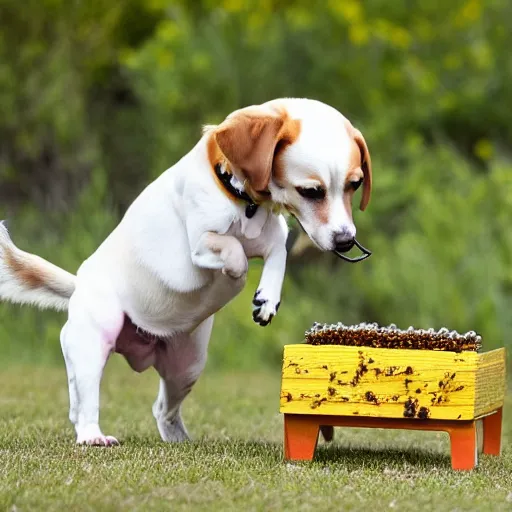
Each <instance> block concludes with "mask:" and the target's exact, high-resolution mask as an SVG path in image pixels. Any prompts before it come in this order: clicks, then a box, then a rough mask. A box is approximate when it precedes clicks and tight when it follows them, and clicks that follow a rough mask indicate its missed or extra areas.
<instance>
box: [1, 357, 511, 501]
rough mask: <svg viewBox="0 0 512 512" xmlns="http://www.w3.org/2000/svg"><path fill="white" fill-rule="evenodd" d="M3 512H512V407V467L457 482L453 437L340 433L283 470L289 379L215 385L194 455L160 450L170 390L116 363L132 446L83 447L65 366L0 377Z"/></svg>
mask: <svg viewBox="0 0 512 512" xmlns="http://www.w3.org/2000/svg"><path fill="white" fill-rule="evenodd" d="M0 389H1V392H0V509H1V510H12V511H15V510H18V511H26V510H65V509H69V510H102V511H109V510H171V509H172V510H175V511H180V510H222V511H229V510H265V511H267V510H300V511H302V510H304V511H305V510H315V511H322V510H329V511H331V510H364V509H367V508H370V507H373V508H375V507H379V508H380V509H390V510H412V509H417V510H422V511H423V510H436V511H438V510H457V511H463V510H493V511H499V510H510V509H511V508H512V414H511V413H512V407H511V405H512V401H511V400H510V398H509V400H508V404H507V409H506V411H505V432H504V442H505V446H504V451H503V455H502V457H499V458H496V457H490V456H482V457H481V458H480V465H479V467H478V468H477V469H476V470H475V471H473V472H467V473H466V472H453V471H452V470H451V469H450V460H449V456H448V449H449V448H448V439H447V436H446V434H441V433H439V434H437V433H413V432H405V431H380V430H373V431H372V430H358V429H353V430H351V429H344V430H341V429H338V430H337V432H336V434H337V441H336V443H334V444H333V445H331V446H326V445H322V446H320V448H319V450H318V454H317V458H316V460H315V461H314V462H313V463H299V464H287V463H284V462H283V460H282V417H281V416H280V414H279V413H278V408H279V404H278V397H279V371H275V372H268V371H267V372H263V373H252V374H236V373H207V374H205V375H204V376H203V377H202V379H201V380H200V381H199V383H198V385H197V387H196V388H195V389H194V391H193V393H192V395H191V396H190V398H189V399H188V401H187V403H186V408H185V417H186V420H187V424H188V427H189V430H190V431H191V434H193V436H194V438H195V439H196V440H195V441H194V442H192V443H185V444H181V445H168V444H165V443H163V442H161V441H160V439H159V437H158V434H157V431H156V426H155V424H154V422H153V418H152V416H151V404H152V402H153V400H154V398H155V395H156V389H157V379H156V376H155V374H153V373H152V372H146V373H144V374H142V375H137V374H135V373H133V372H131V371H130V370H129V369H128V368H127V367H126V365H125V364H124V363H123V362H122V360H116V361H112V362H111V364H110V366H109V367H108V368H107V374H106V376H105V379H104V383H103V390H102V425H103V428H104V431H105V433H107V434H111V435H115V436H118V438H119V439H120V440H121V441H122V443H123V444H122V446H120V447H115V448H110V449H101V448H94V447H93V448H84V447H77V446H75V445H74V442H73V432H72V429H71V427H70V424H68V420H67V389H66V380H65V374H64V369H63V367H59V368H51V367H40V366H39V367H34V366H17V367H16V366H14V367H9V368H8V369H6V370H4V371H2V373H1V374H0Z"/></svg>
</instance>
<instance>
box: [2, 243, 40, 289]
mask: <svg viewBox="0 0 512 512" xmlns="http://www.w3.org/2000/svg"><path fill="white" fill-rule="evenodd" d="M4 258H5V262H6V263H7V266H8V267H9V268H10V269H11V271H12V272H13V274H14V275H15V277H16V279H19V280H20V281H21V282H22V283H23V284H25V285H26V286H27V287H28V288H43V287H45V286H46V280H45V277H44V275H42V274H41V273H40V272H38V269H37V267H34V266H32V265H27V264H26V263H24V262H23V261H22V259H21V258H18V257H16V255H15V254H14V252H13V251H12V250H11V249H9V248H4Z"/></svg>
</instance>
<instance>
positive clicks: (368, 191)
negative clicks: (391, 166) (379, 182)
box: [354, 130, 372, 211]
mask: <svg viewBox="0 0 512 512" xmlns="http://www.w3.org/2000/svg"><path fill="white" fill-rule="evenodd" d="M354 140H355V141H356V143H357V145H358V146H359V150H360V151H361V169H362V171H363V177H364V178H363V195H362V196H361V203H360V204H359V208H360V210H361V211H364V210H365V209H366V207H367V206H368V203H369V202H370V197H371V195H372V160H371V158H370V151H369V150H368V146H367V145H366V141H365V140H364V137H363V134H362V133H361V132H360V131H359V130H354Z"/></svg>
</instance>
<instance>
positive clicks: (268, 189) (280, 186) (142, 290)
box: [0, 98, 372, 446]
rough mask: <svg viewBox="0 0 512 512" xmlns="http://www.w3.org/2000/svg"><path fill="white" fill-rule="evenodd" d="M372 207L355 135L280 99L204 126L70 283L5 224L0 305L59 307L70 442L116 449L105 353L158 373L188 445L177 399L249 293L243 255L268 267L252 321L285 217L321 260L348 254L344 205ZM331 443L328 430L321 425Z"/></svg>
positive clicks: (167, 412)
mask: <svg viewBox="0 0 512 512" xmlns="http://www.w3.org/2000/svg"><path fill="white" fill-rule="evenodd" d="M361 185H362V196H361V201H360V209H361V210H364V209H365V208H366V206H367V204H368V201H369V200H370V195H371V188H372V171H371V160H370V153H369V151H368V146H367V144H366V142H365V139H364V137H363V135H362V134H361V132H360V131H358V130H357V129H356V128H354V127H353V126H352V124H351V123H350V122H349V121H348V120H347V119H346V118H345V117H344V116H343V115H342V114H341V113H340V112H338V111H337V110H336V109H334V108H332V107H330V106H328V105H326V104H324V103H321V102H319V101H316V100H309V99H295V98H285V99H278V100H272V101H269V102H267V103H264V104H262V105H253V106H250V107H246V108H242V109H239V110H236V111H234V112H233V113H231V114H230V115H229V116H228V117H227V118H226V119H225V120H224V121H223V122H222V123H220V124H219V125H215V126H213V125H212V126H205V127H204V129H203V135H202V137H201V138H200V140H199V142H198V143H197V144H196V146H195V147H193V148H192V150H191V151H190V152H189V153H188V154H186V155H185V156H184V157H182V158H181V160H179V161H178V162H177V163H176V164H175V165H174V166H172V167H171V168H169V169H168V170H166V171H165V172H164V173H163V174H161V175H160V176H159V177H158V178H157V179H156V180H155V181H153V182H152V183H151V184H149V185H148V186H147V187H146V188H145V189H144V190H143V191H142V193H141V194H140V195H139V196H138V197H137V198H136V199H135V201H134V202H133V203H132V204H131V205H130V206H129V208H128V209H127V211H126V213H125V215H124V216H123V218H122V220H121V221H120V223H119V224H118V225H117V227H116V228H115V229H114V230H113V231H112V233H111V234H110V235H109V236H108V237H107V238H106V240H105V241H104V242H103V243H102V244H101V245H100V246H99V248H98V249H97V250H96V251H95V252H94V253H93V254H92V255H91V256H90V257H89V258H88V259H86V260H85V261H84V262H83V264H82V265H81V266H80V268H79V270H78V272H77V274H76V276H75V275H73V274H70V273H68V272H66V271H65V270H63V269H61V268H59V267H57V266H55V265H53V264H52V263H50V262H48V261H46V260H44V259H42V258H40V257H38V256H36V255H33V254H30V253H27V252H24V251H22V250H21V249H19V248H18V247H16V246H15V245H14V243H13V242H12V240H11V238H10V237H9V234H8V232H7V229H6V227H5V225H4V224H3V223H2V224H0V299H3V300H8V301H11V302H14V303H20V304H32V305H35V306H39V307H41V308H53V309H57V310H64V311H66V310H67V314H68V316H67V321H66V323H65V324H64V326H63V328H62V331H61V337H60V341H61V347H62V353H63V355H64V360H65V364H66V372H67V378H68V386H69V403H70V407H69V419H70V420H71V422H72V424H73V425H74V428H75V431H76V442H77V443H78V444H86V445H98V446H110V445H115V444H118V441H117V439H116V438H115V437H112V436H109V435H104V434H103V432H102V431H101V430H100V426H99V408H100V407H99V406H100V404H99V396H100V381H101V378H102V373H103V369H104V367H105V364H106V362H107V360H108V358H109V356H110V354H111V353H112V352H118V353H120V354H122V355H123V356H124V357H125V358H126V360H127V361H128V363H129V365H130V366H131V367H132V368H133V369H134V370H135V371H137V372H142V371H144V370H146V369H147V368H149V367H151V366H152V367H154V368H155V369H156V371H157V372H158V374H159V376H160V388H159V392H158V396H157V399H156V401H155V403H154V405H153V415H154V417H155V419H156V423H157V426H158V430H159V432H160V435H161V437H162V439H163V440H164V441H185V440H188V439H189V435H188V432H187V429H186V428H185V425H184V423H183V420H182V417H181V407H182V403H183V400H184V399H185V397H186V396H187V395H188V394H189V392H190V390H191V389H192V387H193V385H194V383H195V382H196V381H197V379H198V378H199V376H200V374H201V373H202V371H203V369H204V366H205V362H206V357H207V348H208V342H209V339H210V334H211V331H212V326H213V319H214V314H215V313H216V312H217V311H219V310H220V309H221V308H222V307H223V306H225V305H226V304H227V303H228V302H229V301H231V300H232V299H233V298H234V297H235V296H236V295H237V294H238V293H239V292H240V291H241V290H242V288H243V286H244V284H245V280H246V275H247V269H248V259H250V258H255V257H259V258H262V259H263V260H264V265H263V270H262V275H261V279H260V282H259V286H258V288H257V290H256V293H255V295H254V300H253V306H252V307H253V318H254V321H255V322H256V323H257V324H259V325H261V326H265V325H268V324H269V323H270V322H271V320H272V318H273V317H274V315H276V313H277V311H278V309H279V304H280V301H281V287H282V284H283V280H284V276H285V268H286V257H287V251H286V240H287V235H288V228H287V223H286V220H285V217H284V214H285V213H287V212H288V213H289V214H291V215H293V216H294V217H295V218H296V219H297V220H298V221H299V223H300V225H301V226H302V228H303V229H304V231H305V232H306V233H307V235H308V236H309V238H310V239H311V240H312V241H313V243H314V244H315V245H316V246H317V247H318V248H319V249H320V250H322V251H331V250H337V251H339V252H344V251H346V250H348V249H349V248H350V247H352V245H353V243H354V242H353V241H354V240H355V235H356V228H355V226H354V222H353V219H352V198H353V196H354V193H355V191H356V190H357V189H358V188H359V187H360V186H361ZM323 433H324V437H326V438H327V439H328V438H329V437H332V429H331V430H330V429H328V428H326V429H324V430H323Z"/></svg>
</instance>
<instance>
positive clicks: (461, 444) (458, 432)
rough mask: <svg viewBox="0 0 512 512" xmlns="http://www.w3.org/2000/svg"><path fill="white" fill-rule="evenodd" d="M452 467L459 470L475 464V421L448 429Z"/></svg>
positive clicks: (471, 467) (469, 467) (476, 455)
mask: <svg viewBox="0 0 512 512" xmlns="http://www.w3.org/2000/svg"><path fill="white" fill-rule="evenodd" d="M449 434H450V442H451V452H452V468H453V469H459V470H469V469H473V468H474V467H475V466H476V465H477V457H478V454H477V439H476V422H474V421H471V422H468V423H464V424H461V425H460V426H455V427H453V428H451V429H450V430H449Z"/></svg>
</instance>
